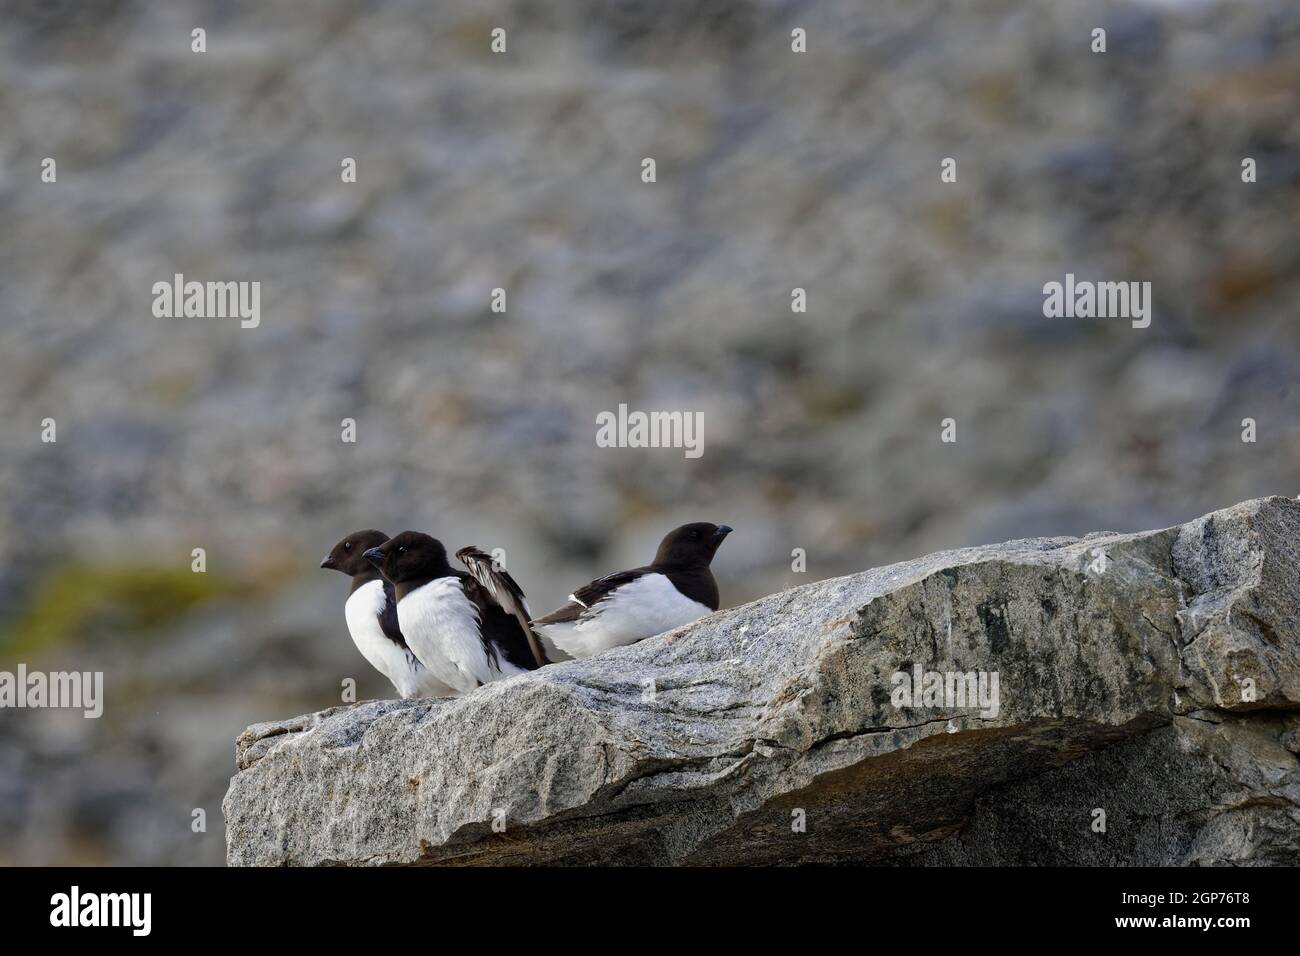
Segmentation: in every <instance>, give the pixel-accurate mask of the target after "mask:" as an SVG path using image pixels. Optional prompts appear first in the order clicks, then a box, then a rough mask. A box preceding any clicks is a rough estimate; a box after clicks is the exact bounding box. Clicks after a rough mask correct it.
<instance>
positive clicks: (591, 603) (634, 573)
mask: <svg viewBox="0 0 1300 956" xmlns="http://www.w3.org/2000/svg"><path fill="white" fill-rule="evenodd" d="M657 570H658V569H656V568H653V567H649V566H647V567H644V568H633V569H632V570H631V571H615V572H614V573H613V574H607V575H605V576H604V577H603V578H597V579H596V580H594V581H592V582H591V583H590V584H584V585H583V586H582V587H580V588H578V590H576V591H574V592H573V593H572V594H571V595H569V602H568V603H567V604H565V605H564V606H563V607H561V608H559V609H558V610H555V611H552V612H551V613H550V614H548V615H546V617H539V618H536V619H534V620H533V622H532V623H533V624H567V623H569V622H570V621H576V620H578V619H579V618H581V617H583V616H588V617H590V616H591V612H592V610H593V609H595V608H597V607H598V606H599V604H600V602H601V601H603V600H605V598H607V597H609V596H610V595H611V594H613V593H614V592H615V591H616V590H618V589H619V588H621V587H622V586H623V585H625V584H628V583H629V582H631V581H635V580H636V579H637V578H639V577H641V576H642V575H645V574H655V573H657Z"/></svg>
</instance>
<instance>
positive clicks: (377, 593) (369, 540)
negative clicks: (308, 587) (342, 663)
mask: <svg viewBox="0 0 1300 956" xmlns="http://www.w3.org/2000/svg"><path fill="white" fill-rule="evenodd" d="M387 540H388V535H386V534H384V533H383V532H382V531H375V530H373V529H368V530H366V531H358V532H356V533H355V534H350V535H348V536H347V537H346V538H344V539H343V540H342V541H340V542H339V543H338V544H336V545H334V547H333V549H332V550H331V551H330V553H329V554H327V555H326V556H325V560H324V561H322V562H321V563H320V566H321V567H322V568H329V569H330V570H333V571H341V572H343V573H344V574H346V575H348V576H349V577H351V578H352V592H351V594H350V595H349V596H348V601H347V604H345V605H344V606H343V616H344V618H345V619H346V620H347V622H348V633H350V634H351V635H352V643H354V644H356V645H357V650H359V651H360V652H361V656H362V657H364V658H365V659H366V660H367V661H369V662H370V666H371V667H373V668H374V669H375V670H377V671H379V673H381V674H383V675H384V676H385V677H387V678H388V679H389V680H390V681H392V684H393V687H395V688H396V689H397V692H398V693H399V694H401V695H402V697H403V698H409V697H447V696H450V695H451V694H452V693H453V691H452V689H451V688H450V687H448V686H447V685H446V684H444V683H443V682H442V681H440V680H438V679H437V678H436V677H435V676H434V675H433V674H432V672H430V671H429V669H428V668H427V667H425V666H424V664H423V663H422V662H421V661H420V659H419V658H418V657H416V656H415V654H414V653H412V651H411V648H410V647H408V646H407V643H406V639H405V638H404V637H403V636H402V629H401V627H400V626H399V625H398V623H397V598H396V596H395V595H394V592H393V585H392V584H391V583H389V582H388V581H386V580H385V579H384V576H383V575H382V574H380V573H379V569H378V568H376V567H375V566H374V565H373V564H371V563H370V562H369V561H367V560H366V559H365V557H364V554H365V552H366V551H368V550H369V549H370V548H373V547H375V546H376V545H380V544H383V543H384V542H385V541H387Z"/></svg>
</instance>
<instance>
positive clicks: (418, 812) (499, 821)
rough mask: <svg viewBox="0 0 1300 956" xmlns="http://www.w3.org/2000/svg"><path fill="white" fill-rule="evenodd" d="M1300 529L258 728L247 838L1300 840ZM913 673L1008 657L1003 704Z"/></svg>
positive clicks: (746, 624) (1119, 846) (982, 572)
mask: <svg viewBox="0 0 1300 956" xmlns="http://www.w3.org/2000/svg"><path fill="white" fill-rule="evenodd" d="M1298 546H1300V503H1297V502H1295V501H1292V500H1290V499H1286V498H1266V499H1259V500H1254V501H1248V502H1245V503H1243V504H1240V505H1237V506H1235V507H1232V508H1229V509H1226V510H1224V511H1219V512H1216V513H1214V514H1211V515H1208V516H1206V517H1204V518H1201V519H1199V520H1197V521H1193V522H1190V523H1188V524H1186V525H1183V526H1181V527H1175V528H1169V529H1166V530H1162V531H1149V532H1142V533H1137V534H1109V533H1107V534H1093V535H1088V536H1087V537H1085V538H1083V539H1076V538H1039V539H1033V540H1027V541H1014V542H1008V543H1006V544H1000V545H991V546H983V547H976V548H968V549H964V550H960V551H948V552H943V553H940V554H934V555H930V556H928V557H924V558H921V559H918V560H915V561H909V562H904V563H902V564H896V565H891V566H889V567H885V568H879V569H875V570H871V571H866V572H863V573H860V574H854V575H849V576H847V577H841V578H834V579H830V580H825V581H818V582H815V583H812V584H808V585H804V586H802V587H797V588H794V589H791V590H788V591H784V592H781V593H778V594H773V595H771V596H770V597H766V598H763V599H762V600H758V601H754V602H752V603H750V604H746V605H744V606H742V607H737V608H733V609H731V610H727V611H723V612H721V613H718V614H715V615H713V616H711V617H709V618H706V619H705V620H702V621H699V622H697V623H695V624H693V625H690V626H688V627H685V628H681V629H678V630H676V631H673V632H670V633H668V634H665V635H661V636H659V637H656V638H652V639H650V640H647V641H644V642H642V643H640V644H638V645H635V646H633V647H629V648H622V649H619V650H616V651H614V652H611V653H606V654H602V655H600V656H598V657H595V658H592V659H588V660H585V661H577V662H570V663H565V664H560V665H555V666H552V667H548V668H546V669H544V670H543V671H541V672H540V673H537V674H535V675H530V676H527V677H521V678H516V679H513V680H509V681H504V682H500V683H496V684H492V685H489V686H487V687H484V688H482V689H480V690H479V691H477V692H475V693H474V694H472V695H470V696H468V697H466V698H462V699H457V700H424V701H371V702H367V703H362V704H359V705H356V706H353V707H344V708H334V709H331V710H327V711H323V712H321V713H319V714H315V715H309V716H306V717H298V718H294V719H293V720H288V721H279V722H274V723H266V724H258V725H256V726H253V727H250V728H249V729H248V730H247V731H246V732H245V733H244V734H243V735H242V736H241V737H240V738H239V741H238V743H237V763H238V766H239V772H238V773H237V774H236V775H235V777H234V778H233V780H232V781H231V785H230V790H229V792H228V793H227V795H226V799H225V804H224V809H225V816H226V828H227V847H228V849H227V856H228V861H229V862H230V863H232V864H240V865H255V864H326V863H345V864H389V863H408V864H409V863H436V864H520V863H526V864H545V863H610V862H618V863H643V864H644V863H652V864H689V863H699V864H710V863H800V862H846V861H869V862H898V863H907V864H925V863H962V862H977V863H988V862H1012V863H1032V862H1054V863H1122V862H1144V863H1158V864H1173V863H1177V864H1192V863H1202V864H1204V863H1213V864H1217V863H1234V864H1241V863H1281V862H1289V863H1297V862H1300V773H1298V772H1297V761H1296V756H1295V753H1294V750H1295V742H1294V741H1295V727H1296V721H1295V717H1294V710H1295V709H1296V708H1297V707H1300V601H1298V600H1297V598H1298V597H1300V562H1298V561H1297V547H1298ZM914 667H919V668H921V669H923V670H924V671H935V672H945V673H948V672H954V673H968V672H976V673H985V674H988V675H993V674H996V675H997V680H998V684H997V686H998V694H997V699H996V706H984V707H982V708H978V707H971V706H960V703H961V702H958V701H952V700H949V701H946V702H944V701H925V700H921V701H912V702H911V704H912V706H906V705H905V704H904V705H900V706H896V694H895V693H894V687H895V684H896V680H895V675H896V674H899V673H905V674H910V673H912V671H913V668H914ZM898 703H899V704H903V702H902V701H901V699H899V700H898ZM926 703H930V704H935V705H936V706H921V705H922V704H926ZM945 703H946V704H948V705H949V706H945ZM966 703H970V702H969V701H967V702H966ZM986 703H988V702H987V701H986ZM1289 711H1290V713H1289ZM1288 748H1289V749H1288ZM1099 810H1100V811H1102V813H1101V814H1099V813H1098V811H1099ZM1102 819H1104V821H1105V829H1104V830H1101V829H1099V828H1098V827H1097V824H1096V822H1095V821H1098V820H1102ZM801 824H802V825H801Z"/></svg>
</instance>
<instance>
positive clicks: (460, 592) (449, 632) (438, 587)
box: [365, 531, 548, 694]
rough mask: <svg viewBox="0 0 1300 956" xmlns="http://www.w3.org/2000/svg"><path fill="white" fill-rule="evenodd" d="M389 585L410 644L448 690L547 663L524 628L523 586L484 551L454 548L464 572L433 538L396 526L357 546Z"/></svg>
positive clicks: (461, 690) (457, 690)
mask: <svg viewBox="0 0 1300 956" xmlns="http://www.w3.org/2000/svg"><path fill="white" fill-rule="evenodd" d="M365 557H366V560H368V561H370V562H371V563H372V564H374V565H375V567H377V568H378V569H379V570H380V571H381V572H382V573H383V575H384V577H385V578H387V579H388V580H389V581H390V582H392V585H393V592H394V594H395V595H396V597H397V622H398V624H399V625H400V627H401V629H402V634H403V635H405V637H406V640H407V643H408V644H409V645H410V647H411V650H413V651H414V652H415V655H416V656H417V657H418V658H419V659H420V661H421V663H423V664H424V665H425V667H427V668H428V669H429V670H430V672H432V673H433V675H434V676H435V677H437V678H438V679H439V680H440V681H442V682H443V683H444V684H446V685H447V686H448V687H450V688H451V690H452V692H453V693H455V694H467V693H469V692H470V691H472V690H473V689H474V688H476V687H478V686H479V685H480V684H486V683H488V682H489V681H494V680H500V679H502V678H504V677H513V676H514V675H516V674H523V673H525V672H527V671H530V670H535V669H536V668H538V667H541V666H542V665H544V664H546V663H548V662H547V660H546V655H545V653H544V652H543V651H542V649H541V646H540V644H538V643H537V639H536V636H535V635H534V634H533V633H532V631H531V630H530V629H529V628H528V606H527V604H525V603H524V592H523V591H522V590H521V589H520V587H519V585H518V584H516V583H515V580H514V578H512V577H511V576H510V575H509V574H507V573H506V571H505V570H504V569H503V568H501V567H500V566H499V565H497V564H496V563H495V562H493V560H492V558H491V557H490V556H489V555H486V554H484V553H483V552H482V551H479V550H478V549H477V548H462V549H461V550H460V551H459V552H458V557H460V559H461V560H462V561H464V562H465V564H466V567H468V568H469V569H470V573H469V574H467V573H465V572H464V571H459V570H457V569H455V568H453V567H452V566H451V565H450V564H448V563H447V550H446V549H445V548H444V547H443V546H442V542H441V541H439V540H438V539H437V538H433V537H430V536H429V535H427V534H421V533H420V532H418V531H403V532H402V533H401V534H399V535H396V536H394V537H392V538H389V539H388V540H387V541H385V542H384V543H383V544H381V545H377V546H375V547H372V548H370V549H369V550H367V551H366V552H365Z"/></svg>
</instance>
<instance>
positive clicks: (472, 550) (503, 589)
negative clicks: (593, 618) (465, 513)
mask: <svg viewBox="0 0 1300 956" xmlns="http://www.w3.org/2000/svg"><path fill="white" fill-rule="evenodd" d="M456 557H458V558H460V561H461V563H462V564H464V565H465V567H466V568H467V569H468V570H469V573H470V576H471V577H472V578H473V579H474V580H475V581H476V582H478V584H480V585H481V586H482V587H483V588H484V589H485V590H486V591H487V593H488V594H489V595H491V597H492V600H494V601H496V603H497V604H498V605H500V607H501V608H502V610H504V611H505V612H506V613H508V614H513V615H514V616H515V618H516V619H517V620H518V621H519V626H520V627H521V628H523V631H524V636H525V637H526V638H528V646H529V648H530V649H531V650H532V652H533V657H534V658H535V659H536V661H537V666H538V667H541V666H542V665H543V664H545V663H547V661H546V655H545V653H544V652H543V651H542V646H541V644H540V643H538V641H537V635H536V634H534V633H533V629H532V627H531V626H530V625H529V617H530V616H531V615H530V613H529V611H528V601H527V600H526V599H525V598H524V589H523V588H521V587H520V586H519V584H518V582H517V581H515V579H514V578H512V577H511V576H510V573H509V572H508V571H507V570H506V569H505V568H503V567H501V565H500V564H498V563H497V562H496V561H494V560H493V559H492V555H490V554H487V553H486V552H483V551H480V550H479V549H478V548H476V547H474V546H473V545H470V546H469V547H466V548H461V549H460V550H459V551H457V552H456Z"/></svg>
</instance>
